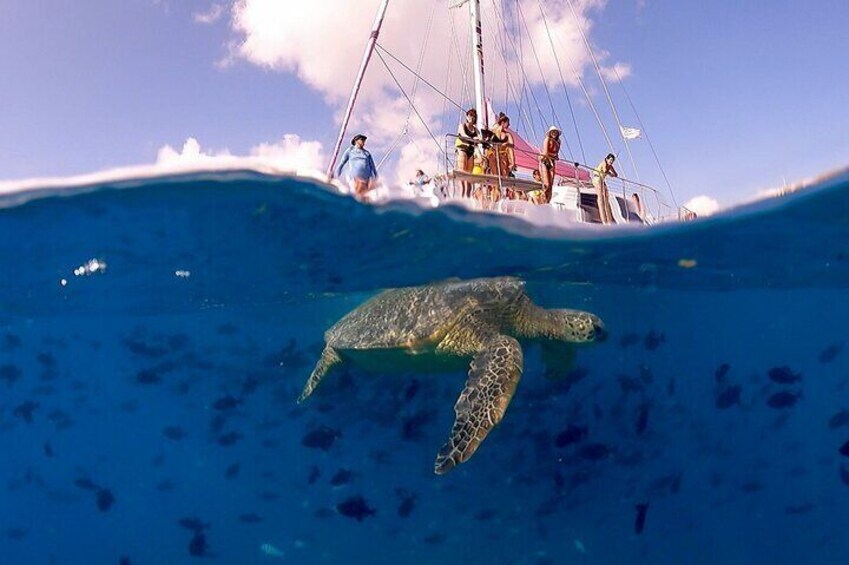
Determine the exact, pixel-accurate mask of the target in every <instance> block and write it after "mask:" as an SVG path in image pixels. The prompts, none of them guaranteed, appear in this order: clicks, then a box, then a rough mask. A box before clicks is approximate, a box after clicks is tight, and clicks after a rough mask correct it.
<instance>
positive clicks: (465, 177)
mask: <svg viewBox="0 0 849 565" xmlns="http://www.w3.org/2000/svg"><path fill="white" fill-rule="evenodd" d="M458 139H459V140H461V141H463V142H464V143H467V144H469V145H475V146H479V145H485V146H487V147H499V146H504V145H507V144H508V142H504V141H492V140H481V139H477V138H468V137H464V136H460V135H457V134H451V133H449V134H446V135H445V150H444V152H443V154H444V155H445V174H446V178H447V179H448V180H449V186H450V188H451V196H452V197H456V196H457V187H456V182H468V183H472V184H490V185H493V186H497V187H498V188H499V191H500V193H501V196H502V197H504V196H505V195H506V189H508V188H510V189H511V190H514V191H519V192H530V191H533V190H540V189H541V188H542V185H541V184H540V183H538V182H536V181H534V180H532V179H528V178H522V177H516V176H513V171H501V170H496V171H490V172H489V173H487V174H475V173H468V172H465V171H459V170H457V169H456V161H452V157H453V156H455V155H456V152H455V151H453V150H451V149H452V146H453V145H454V144H455V143H456V141H457V140H458ZM513 151H514V152H515V153H521V154H523V155H526V156H529V157H532V158H533V159H534V160H535V161H538V160H539V158H540V157H541V156H542V154H541V153H539V152H536V151H529V150H527V149H521V148H516V147H514V148H513ZM494 161H495V164H496V167H497V168H498V169H500V167H501V160H500V159H495V160H494ZM557 165H560V166H557V167H555V171H557V169H558V168H559V169H561V170H560V171H559V172H556V173H555V180H554V186H555V187H558V186H560V187H563V186H567V187H572V188H574V189H575V190H577V191H578V192H579V193H582V192H585V193H588V194H589V193H592V194H595V191H596V189H595V185H594V184H593V179H594V177H597V176H598V172H597V170H596V168H595V167H591V166H589V165H587V164H585V163H580V162H577V161H568V160H565V159H559V160H558V161H557ZM525 176H527V173H525ZM605 185H606V186H607V189H608V192H609V193H610V195H611V197H613V196H619V197H621V198H622V200H623V202H624V203H625V206H626V207H634V208H635V210H634V211H635V212H637V213H638V215H639V216H640V217H641V218H642V219H643V220H644V221H645V222H646V223H653V222H656V221H667V220H671V219H678V220H690V219H693V218H695V214H694V213H693V212H692V211H691V210H689V209H687V208H685V207H676V206H671V205H669V204H667V203H666V201H665V200H664V199H663V196H662V195H661V193H660V192H659V191H658V190H657V189H656V188H654V187H652V186H650V185H647V184H644V183H641V182H638V181H635V180H631V179H628V178H625V177H622V176H617V177H611V176H607V177H606V178H605ZM635 196H636V198H638V199H639V201H638V202H635V198H634V197H635ZM629 203H630V204H629ZM611 204H613V202H612V201H611Z"/></svg>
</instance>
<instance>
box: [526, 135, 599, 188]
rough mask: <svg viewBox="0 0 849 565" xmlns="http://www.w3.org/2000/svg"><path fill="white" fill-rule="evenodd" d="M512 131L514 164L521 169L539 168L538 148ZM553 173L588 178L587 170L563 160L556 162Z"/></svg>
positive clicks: (581, 178)
mask: <svg viewBox="0 0 849 565" xmlns="http://www.w3.org/2000/svg"><path fill="white" fill-rule="evenodd" d="M512 133H513V141H514V144H515V145H514V148H513V150H514V154H515V156H516V166H517V167H521V168H523V169H539V149H537V148H535V147H531V144H530V143H528V142H527V141H525V140H524V139H522V137H521V136H520V135H519V134H518V133H516V132H515V131H514V132H512ZM554 174H556V175H560V176H563V177H567V178H571V179H573V178H575V177H577V178H578V179H580V180H585V181H588V180H590V172H589V171H587V170H585V169H576V168H575V166H574V165H572V164H570V163H564V162H563V161H558V162H557V166H556V167H555V171H554Z"/></svg>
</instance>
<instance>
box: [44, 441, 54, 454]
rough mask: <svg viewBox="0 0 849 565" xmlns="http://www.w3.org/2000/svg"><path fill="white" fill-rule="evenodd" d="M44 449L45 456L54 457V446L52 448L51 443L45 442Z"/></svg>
mask: <svg viewBox="0 0 849 565" xmlns="http://www.w3.org/2000/svg"><path fill="white" fill-rule="evenodd" d="M42 448H43V449H44V455H45V456H47V457H53V446H52V445H50V442H49V441H45V442H44V445H43V446H42Z"/></svg>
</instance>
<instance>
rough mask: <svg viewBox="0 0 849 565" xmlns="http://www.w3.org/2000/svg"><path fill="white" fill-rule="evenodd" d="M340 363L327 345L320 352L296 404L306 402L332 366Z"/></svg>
mask: <svg viewBox="0 0 849 565" xmlns="http://www.w3.org/2000/svg"><path fill="white" fill-rule="evenodd" d="M341 362H342V358H341V357H339V354H338V353H337V352H336V350H335V349H333V348H332V347H330V346H329V345H326V346H325V347H324V350H323V351H322V352H321V357H320V358H319V359H318V363H316V365H315V369H313V370H312V373H310V378H308V379H307V384H305V385H304V391H303V392H302V393H301V396H299V397H298V402H303V401H304V400H306V399H307V398H308V397H309V395H311V394H312V392H313V391H314V390H315V387H317V386H318V383H319V382H320V381H321V379H323V378H324V376H325V375H326V374H327V373H328V371H330V369H332V368H333V366H334V365H338V364H339V363H341Z"/></svg>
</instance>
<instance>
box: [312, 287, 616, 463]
mask: <svg viewBox="0 0 849 565" xmlns="http://www.w3.org/2000/svg"><path fill="white" fill-rule="evenodd" d="M605 337H606V332H605V330H604V325H603V324H602V322H601V320H600V319H599V318H598V317H597V316H595V315H594V314H591V313H589V312H582V311H580V310H546V309H544V308H540V307H539V306H537V305H535V304H534V303H533V302H531V299H530V298H528V296H527V294H525V283H524V281H522V280H520V279H517V278H512V277H498V278H486V279H474V280H465V281H462V280H450V281H445V282H439V283H434V284H429V285H425V286H418V287H408V288H395V289H390V290H386V291H383V292H381V293H380V294H378V295H376V296H374V297H373V298H372V299H370V300H369V301H367V302H366V303H364V304H363V305H361V306H359V307H358V308H356V309H354V310H352V311H351V312H349V313H348V314H347V315H345V316H344V317H343V318H342V319H341V320H339V321H338V322H336V324H334V325H333V327H331V328H330V329H329V330H327V332H325V334H324V340H325V347H324V350H323V351H322V352H321V358H320V359H319V360H318V363H317V364H316V366H315V369H313V371H312V374H310V376H309V379H308V380H307V383H306V385H305V386H304V390H303V392H302V393H301V396H300V398H299V399H298V402H302V401H304V400H305V399H306V398H307V397H309V396H310V395H311V394H312V393H313V391H314V390H315V387H316V386H318V383H319V382H320V381H321V379H322V378H324V376H325V375H327V373H328V372H329V371H330V369H332V368H333V367H334V366H336V365H338V364H340V363H342V362H343V361H351V362H354V363H355V364H357V365H359V366H367V367H368V366H371V367H372V368H378V369H383V370H386V369H391V368H399V367H404V368H409V367H410V365H411V363H412V364H417V365H418V366H419V367H422V368H426V369H429V370H433V369H434V368H436V367H438V366H444V364H445V363H444V362H445V361H452V360H454V361H456V360H458V359H459V360H460V361H462V362H464V364H465V363H468V360H469V359H471V364H470V365H469V376H468V379H467V380H466V388H465V389H463V392H462V393H461V394H460V397H459V398H458V399H457V403H456V404H455V405H454V411H455V413H456V419H455V421H454V426H453V428H452V429H451V436H450V437H449V439H448V442H447V443H446V444H445V445H444V446H443V447H442V449H440V450H439V454H438V456H437V458H436V463H435V465H434V471H435V472H436V473H437V474H443V473H447V472H448V471H450V470H451V469H453V468H454V467H455V466H457V465H459V464H460V463H463V462H464V461H466V460H468V459H469V458H470V457H471V456H472V454H474V452H475V450H477V448H478V446H479V445H480V443H481V442H482V441H483V440H484V438H485V437H486V435H487V434H488V433H489V431H490V430H491V429H492V428H493V427H494V426H495V425H497V424H498V423H499V422H500V421H501V418H502V417H503V416H504V412H505V410H507V405H508V404H509V403H510V399H511V398H512V397H513V393H514V392H515V390H516V385H518V384H519V379H520V378H521V376H522V348H521V346H520V345H519V341H518V339H521V340H529V339H536V340H545V341H549V342H556V341H559V342H568V343H583V342H590V341H600V340H602V339H604V338H605ZM517 338H518V339H517ZM417 362H418V363H417Z"/></svg>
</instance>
